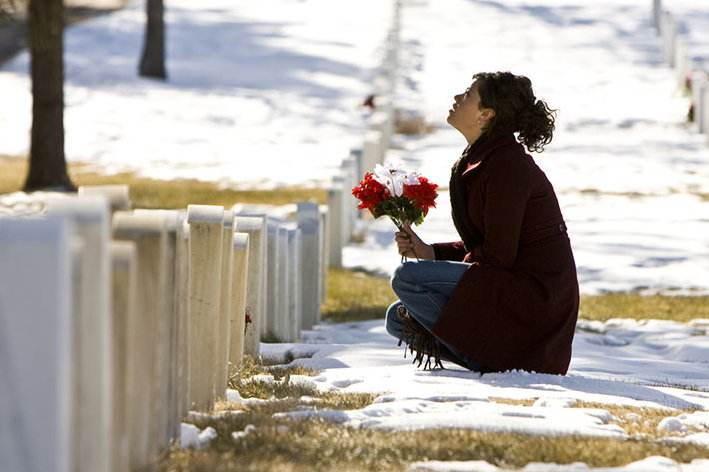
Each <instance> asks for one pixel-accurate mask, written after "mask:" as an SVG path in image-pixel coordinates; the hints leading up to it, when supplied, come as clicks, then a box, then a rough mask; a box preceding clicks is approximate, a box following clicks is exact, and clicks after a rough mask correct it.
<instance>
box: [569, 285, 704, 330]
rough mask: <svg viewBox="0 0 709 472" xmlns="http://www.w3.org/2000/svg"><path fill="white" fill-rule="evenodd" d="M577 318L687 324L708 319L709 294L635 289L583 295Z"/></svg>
mask: <svg viewBox="0 0 709 472" xmlns="http://www.w3.org/2000/svg"><path fill="white" fill-rule="evenodd" d="M579 318H585V319H588V320H599V321H606V320H609V319H611V318H632V319H636V320H644V319H645V320H647V319H656V320H672V321H680V322H683V323H686V322H688V321H691V320H693V319H695V318H709V297H707V296H692V297H690V296H665V295H641V294H639V293H636V292H630V293H628V292H622V293H607V294H603V295H582V296H581V306H580V308H579Z"/></svg>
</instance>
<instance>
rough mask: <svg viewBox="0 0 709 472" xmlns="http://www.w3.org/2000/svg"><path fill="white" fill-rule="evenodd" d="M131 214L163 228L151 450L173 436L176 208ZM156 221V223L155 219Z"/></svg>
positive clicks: (166, 445) (154, 345)
mask: <svg viewBox="0 0 709 472" xmlns="http://www.w3.org/2000/svg"><path fill="white" fill-rule="evenodd" d="M135 214H136V215H139V216H145V217H147V218H153V219H155V221H156V222H159V221H162V225H163V227H164V231H165V237H164V246H165V247H164V249H163V254H162V256H163V259H162V262H161V264H162V266H161V267H160V272H161V276H162V277H164V279H165V280H164V291H163V292H162V297H164V299H163V301H162V306H163V307H164V309H163V310H162V311H160V312H156V313H154V314H153V317H154V323H155V324H154V332H153V340H152V342H151V344H152V349H153V351H152V358H153V375H152V379H151V391H152V394H151V406H150V409H151V411H152V412H153V420H152V422H151V425H152V429H151V431H150V437H151V441H153V443H152V444H151V446H150V448H151V450H156V451H160V452H162V451H165V450H166V449H168V448H169V447H170V445H171V443H172V442H173V441H174V440H175V439H177V438H176V437H175V426H174V424H173V421H174V420H175V419H174V416H175V407H176V401H177V399H176V398H175V396H176V395H177V391H176V388H175V383H176V380H177V379H176V377H177V352H176V348H177V345H176V344H177V342H176V341H177V300H176V298H175V295H176V291H175V283H176V265H175V262H176V252H177V226H178V217H179V212H178V211H177V210H146V209H138V210H135ZM158 224H160V223H158Z"/></svg>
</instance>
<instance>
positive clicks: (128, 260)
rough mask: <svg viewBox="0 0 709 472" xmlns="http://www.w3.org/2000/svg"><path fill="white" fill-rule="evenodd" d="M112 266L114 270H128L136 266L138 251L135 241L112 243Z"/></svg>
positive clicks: (116, 241) (114, 241) (115, 241)
mask: <svg viewBox="0 0 709 472" xmlns="http://www.w3.org/2000/svg"><path fill="white" fill-rule="evenodd" d="M110 248H111V265H112V266H113V268H114V269H127V268H129V267H131V266H132V265H133V264H135V258H136V249H135V242H134V241H121V240H113V241H111V246H110Z"/></svg>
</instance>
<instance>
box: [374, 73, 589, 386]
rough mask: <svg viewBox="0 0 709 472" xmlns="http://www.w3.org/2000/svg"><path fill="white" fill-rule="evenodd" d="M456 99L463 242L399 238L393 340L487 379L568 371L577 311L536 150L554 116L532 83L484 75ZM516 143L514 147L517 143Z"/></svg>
mask: <svg viewBox="0 0 709 472" xmlns="http://www.w3.org/2000/svg"><path fill="white" fill-rule="evenodd" d="M473 79H474V81H473V84H472V85H471V86H470V88H468V89H467V90H466V91H465V92H464V93H462V94H460V95H456V96H455V97H454V98H455V103H454V104H453V108H452V109H451V110H450V114H449V116H448V123H449V124H450V125H452V126H453V127H454V128H456V129H457V130H458V131H460V133H462V134H463V136H464V137H465V139H466V140H467V142H468V146H467V147H466V148H465V151H463V155H462V156H461V157H460V159H458V161H457V162H456V163H455V164H454V166H453V168H452V172H451V180H450V198H451V206H452V214H453V223H454V224H455V227H456V229H457V230H458V234H459V236H460V239H461V240H460V241H455V242H446V243H437V244H426V243H424V242H423V241H422V240H421V239H420V238H419V237H418V236H417V235H416V233H415V232H414V231H413V230H412V229H411V227H410V226H409V225H408V224H405V226H404V231H401V232H397V233H396V235H395V238H396V242H397V246H398V249H399V253H400V254H405V255H407V256H409V257H412V258H413V257H415V255H418V257H419V258H420V259H421V260H418V261H410V262H405V263H404V264H402V265H401V266H400V267H399V268H398V269H397V270H396V271H395V273H394V275H393V276H392V280H391V285H392V288H393V290H394V292H395V293H396V294H397V296H398V297H399V299H400V300H399V301H397V302H396V303H394V304H393V305H392V306H391V307H389V310H388V311H387V315H386V327H387V331H388V332H389V333H391V334H392V335H393V336H395V337H397V338H399V339H400V340H403V341H404V342H406V343H407V345H408V346H409V347H410V348H411V349H412V350H415V351H417V356H416V358H415V360H418V361H419V366H420V365H421V361H422V360H423V359H424V357H425V356H428V360H427V362H426V366H430V361H431V357H432V356H433V357H434V358H435V364H434V365H440V362H439V357H440V358H443V359H446V360H449V361H452V362H454V363H456V364H459V365H461V366H464V367H466V368H468V369H471V370H477V371H480V372H491V371H504V370H508V369H523V370H527V371H535V372H540V373H541V372H543V373H550V374H565V373H566V371H567V369H568V366H569V362H570V360H571V342H572V339H573V335H574V329H575V326H576V317H577V314H578V306H579V291H578V280H577V277H576V265H575V263H574V258H573V254H572V252H571V245H570V242H569V238H568V236H567V234H566V225H565V223H564V220H563V217H562V215H561V210H560V209H559V203H558V201H557V198H556V194H555V193H554V189H553V188H552V186H551V184H550V183H549V180H548V179H547V177H546V176H545V175H544V173H543V172H542V170H541V169H540V168H539V167H537V165H536V164H535V163H534V160H533V159H532V157H531V156H530V155H529V154H527V153H526V151H525V147H526V148H527V149H528V150H529V151H538V152H541V151H542V150H543V148H544V145H546V144H549V142H551V139H552V132H553V130H554V112H553V111H552V110H550V109H549V107H548V106H547V105H546V103H544V102H543V101H542V100H537V99H536V98H535V96H534V93H533V91H532V84H531V82H530V81H529V79H528V78H526V77H523V76H516V75H513V74H511V73H509V72H495V73H479V74H476V75H475V76H474V78H473ZM515 134H516V135H517V138H515Z"/></svg>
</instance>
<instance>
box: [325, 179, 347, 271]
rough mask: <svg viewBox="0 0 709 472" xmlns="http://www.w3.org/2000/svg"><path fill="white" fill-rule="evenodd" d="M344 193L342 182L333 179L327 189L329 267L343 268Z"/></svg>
mask: <svg viewBox="0 0 709 472" xmlns="http://www.w3.org/2000/svg"><path fill="white" fill-rule="evenodd" d="M343 193H344V192H343V191H342V180H341V179H340V178H337V177H335V178H333V182H332V185H331V186H330V187H329V188H328V189H327V207H328V213H327V238H328V239H327V241H328V254H327V261H328V266H329V267H342V247H343V241H344V237H345V236H344V234H343V226H344V224H343V217H344V215H343V212H342V209H343V207H344V203H343V197H344V195H343Z"/></svg>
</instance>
